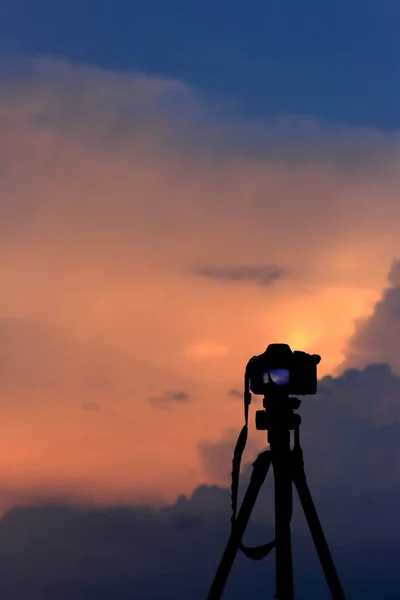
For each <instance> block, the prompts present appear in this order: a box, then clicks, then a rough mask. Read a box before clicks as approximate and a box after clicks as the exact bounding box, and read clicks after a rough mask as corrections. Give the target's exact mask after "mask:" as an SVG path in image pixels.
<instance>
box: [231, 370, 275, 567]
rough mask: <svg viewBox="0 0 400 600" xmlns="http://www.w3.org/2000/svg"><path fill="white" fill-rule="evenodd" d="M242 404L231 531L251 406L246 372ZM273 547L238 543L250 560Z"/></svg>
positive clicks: (235, 455) (234, 456) (233, 465)
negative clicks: (242, 423) (242, 416)
mask: <svg viewBox="0 0 400 600" xmlns="http://www.w3.org/2000/svg"><path fill="white" fill-rule="evenodd" d="M243 403H244V425H243V427H242V430H241V432H240V433H239V437H238V439H237V442H236V446H235V450H234V452H233V460H232V483H231V503H232V516H231V526H232V531H233V529H234V527H235V523H236V516H237V504H238V494H239V477H240V465H241V462H242V456H243V452H244V450H245V448H246V443H247V436H248V430H249V407H250V404H251V393H250V381H249V377H248V375H247V372H246V373H245V376H244V394H243ZM274 547H275V540H273V541H272V542H268V543H267V544H263V545H262V546H253V547H250V546H245V545H244V544H242V542H241V541H240V544H239V548H240V550H241V551H242V552H243V554H244V555H245V556H247V558H250V559H251V560H261V559H262V558H264V557H265V556H267V554H268V553H269V552H270V551H271V550H272V549H273V548H274Z"/></svg>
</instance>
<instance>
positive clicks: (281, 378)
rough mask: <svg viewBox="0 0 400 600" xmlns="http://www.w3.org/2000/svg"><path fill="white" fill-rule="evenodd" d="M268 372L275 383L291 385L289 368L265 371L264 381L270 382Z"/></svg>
mask: <svg viewBox="0 0 400 600" xmlns="http://www.w3.org/2000/svg"><path fill="white" fill-rule="evenodd" d="M268 374H269V376H270V378H271V379H272V381H273V382H274V383H275V385H279V386H283V385H289V382H290V371H289V370H288V369H271V370H270V371H268V372H267V373H264V377H263V379H264V383H268V381H269V379H268Z"/></svg>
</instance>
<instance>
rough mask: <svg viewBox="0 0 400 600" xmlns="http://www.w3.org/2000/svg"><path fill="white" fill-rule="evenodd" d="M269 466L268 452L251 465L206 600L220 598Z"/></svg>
mask: <svg viewBox="0 0 400 600" xmlns="http://www.w3.org/2000/svg"><path fill="white" fill-rule="evenodd" d="M270 464H271V453H270V452H269V451H265V452H262V453H261V454H260V455H259V456H258V457H257V458H256V460H255V461H254V463H253V473H252V474H251V477H250V482H249V485H248V488H247V490H246V493H245V496H244V498H243V502H242V505H241V507H240V510H239V512H238V516H237V519H236V521H235V523H234V524H233V526H232V532H231V535H230V537H229V540H228V543H227V545H226V548H225V552H224V554H223V556H222V559H221V562H220V564H219V567H218V569H217V572H216V574H215V577H214V581H213V583H212V585H211V588H210V591H209V593H208V596H207V600H220V598H221V595H222V593H223V591H224V588H225V584H226V582H227V579H228V577H229V573H230V570H231V568H232V565H233V563H234V560H235V558H236V554H237V552H238V550H239V547H240V544H241V541H242V537H243V535H244V532H245V530H246V527H247V524H248V522H249V520H250V516H251V512H252V510H253V508H254V505H255V503H256V500H257V496H258V493H259V491H260V488H261V486H262V484H263V483H264V480H265V478H266V476H267V473H268V469H269V466H270Z"/></svg>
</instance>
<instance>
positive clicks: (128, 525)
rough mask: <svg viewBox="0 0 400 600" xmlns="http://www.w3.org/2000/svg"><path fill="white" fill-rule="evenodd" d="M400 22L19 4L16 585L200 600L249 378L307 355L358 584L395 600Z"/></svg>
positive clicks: (3, 328) (8, 99)
mask: <svg viewBox="0 0 400 600" xmlns="http://www.w3.org/2000/svg"><path fill="white" fill-rule="evenodd" d="M399 13H400V9H399V7H398V6H397V5H396V4H395V3H394V2H389V0H385V1H384V0H382V1H381V2H379V3H378V2H372V1H369V2H364V3H363V5H362V7H360V4H359V3H356V2H354V1H347V2H346V3H345V2H342V0H340V1H339V2H335V3H324V5H323V6H322V5H321V4H320V3H316V2H314V1H311V0H307V1H306V2H303V3H302V4H301V8H300V5H299V4H298V3H296V2H294V0H291V1H286V2H283V1H281V2H277V1H271V2H268V3H265V2H256V1H255V0H252V1H250V2H247V3H246V5H244V3H241V2H239V1H238V0H237V1H234V2H230V3H227V2H224V1H222V0H221V1H218V2H214V3H211V2H208V1H204V2H202V3H194V2H193V3H192V4H190V5H189V4H188V3H187V2H182V1H178V0H170V1H169V2H168V3H167V2H161V0H159V1H155V0H147V2H144V1H143V2H142V1H131V2H127V1H122V0H121V1H115V2H113V3H111V2H109V1H107V0H104V1H103V2H93V1H89V0H80V2H79V3H78V2H75V1H74V0H70V1H69V2H68V3H67V2H65V0H60V1H59V2H57V3H54V2H49V1H47V0H46V1H45V0H37V1H36V2H34V3H32V2H28V1H27V0H14V1H13V2H11V0H10V1H8V0H3V1H0V124H1V126H0V132H1V134H0V188H1V195H0V214H1V219H0V251H1V256H2V260H1V261H0V284H1V296H0V375H1V377H0V386H1V403H0V410H1V422H2V435H1V437H0V511H1V514H2V515H3V518H2V520H1V521H0V532H1V531H2V532H3V538H2V539H0V554H1V556H2V560H3V566H2V567H1V572H2V575H1V581H0V586H3V595H4V594H5V593H6V592H4V590H13V592H12V593H13V598H15V599H16V600H19V599H20V598H26V593H27V591H26V590H27V589H30V590H31V593H33V594H37V597H38V598H45V600H46V599H47V598H48V599H51V598H53V597H54V598H59V599H62V598H66V599H67V598H68V599H69V598H91V597H96V598H101V597H102V596H101V594H103V595H104V597H105V598H106V597H107V598H108V597H111V596H112V597H117V596H118V597H120V598H125V597H131V596H129V594H131V595H132V590H133V589H135V590H136V592H135V597H137V598H139V600H140V599H141V598H143V599H144V598H149V599H151V600H157V599H158V598H165V597H166V596H165V591H164V592H163V589H164V584H160V581H164V578H167V579H168V581H169V589H170V590H171V594H172V595H171V598H175V599H176V600H179V598H180V597H182V598H183V597H186V596H187V593H188V589H190V585H191V582H193V581H194V580H196V582H197V584H196V585H197V588H198V593H199V596H198V597H199V598H204V597H205V595H206V591H207V585H208V583H209V582H210V581H211V577H212V574H213V570H214V568H215V566H216V564H217V560H218V552H220V551H222V549H223V540H224V539H225V537H226V535H227V532H228V527H229V510H230V500H229V492H228V487H229V473H230V469H231V455H232V452H233V448H234V444H235V441H236V436H237V434H238V432H239V430H240V427H241V426H242V406H241V400H240V395H241V392H242V378H243V371H244V368H245V365H246V363H247V361H248V359H249V358H250V357H251V356H253V355H254V354H259V353H261V352H263V350H264V349H265V347H266V346H267V345H268V344H269V343H272V342H286V343H289V344H290V345H291V346H292V348H293V349H299V350H304V351H307V352H311V353H318V354H321V356H322V361H321V364H320V366H319V376H320V385H319V393H318V394H317V396H316V397H315V398H305V399H304V401H303V404H302V408H301V413H302V416H303V426H302V428H303V430H304V431H303V438H304V448H305V453H306V456H307V458H306V461H307V463H306V464H307V469H309V479H310V485H312V490H315V496H316V499H317V500H318V508H319V509H320V510H321V515H323V523H324V524H325V523H326V527H327V530H328V531H329V533H330V535H331V538H332V540H333V542H332V543H334V544H335V547H336V549H337V556H338V560H339V561H340V563H341V566H342V571H343V573H344V578H345V580H346V582H347V585H348V589H349V596H348V597H349V598H350V599H351V598H353V600H356V598H365V597H366V595H365V594H366V590H369V591H371V590H373V589H375V588H374V586H375V587H376V589H380V590H381V591H380V594H382V593H383V592H382V589H381V588H382V581H386V582H387V590H386V591H385V593H386V594H388V595H387V599H388V600H389V599H391V598H397V597H398V592H397V588H396V583H395V582H396V580H397V585H398V577H397V573H396V569H395V567H394V564H393V559H390V556H392V553H393V548H395V549H397V552H398V550H399V541H398V540H399V537H398V536H399V533H400V532H399V530H398V528H397V526H395V525H394V523H395V522H396V517H395V515H396V512H395V511H396V508H395V507H397V505H398V502H397V500H398V499H399V496H400V480H399V478H398V475H397V473H398V472H400V471H399V469H398V468H397V469H396V467H398V465H399V461H400V455H399V449H398V442H397V440H398V433H399V427H400V360H399V358H398V352H397V340H398V339H399V333H400V316H399V315H400V262H399V259H400V256H399V244H398V239H399V229H400V203H399V202H398V190H399V187H400V185H399V184H400V175H399V173H400V170H399V166H400V135H399V127H400V119H399V116H400V112H399V109H398V106H399V91H400V89H399V76H398V62H399V50H400V48H399V45H400V42H399V39H398V35H397V32H396V30H395V29H396V25H395V24H396V23H397V18H398V17H399V16H400V14H399ZM253 404H254V409H255V408H259V407H260V404H261V401H260V398H254V402H253ZM253 412H254V410H253ZM253 412H252V415H251V420H250V423H251V433H250V439H249V443H248V450H247V453H246V457H245V463H246V464H245V467H244V481H246V477H248V474H249V468H250V466H249V465H250V463H251V461H252V460H253V458H254V456H255V455H256V453H257V452H258V451H260V450H261V449H262V448H263V447H265V436H264V437H263V434H262V433H260V432H256V431H254V426H253V421H254V415H253ZM355 473H357V475H356V474H355ZM372 474H373V475H372ZM372 476H374V477H375V479H374V484H373V485H372V483H371V478H372ZM267 491H268V493H269V494H270V493H272V492H271V489H270V487H269V488H268V490H267ZM267 496H268V494H267V493H266V496H265V498H266V500H265V505H267V504H268V497H267ZM270 501H271V497H270V496H269V502H270ZM160 507H161V512H160ZM383 507H385V508H384V510H383ZM257 518H258V519H259V523H260V528H261V526H262V527H265V528H266V529H265V531H266V532H267V533H268V531H269V529H271V526H272V520H271V519H272V516H271V512H268V510H267V509H265V510H264V509H260V513H259V515H258V517H257ZM224 522H225V526H224V525H223V523H224ZM216 523H218V525H216ZM257 523H258V521H257ZM224 527H225V528H224ZM268 528H269V529H268ZM294 528H295V536H297V537H296V540H297V541H296V542H295V544H298V546H296V548H297V547H298V548H301V547H302V546H301V545H302V544H303V543H306V542H303V537H302V536H304V535H306V533H307V532H306V531H305V530H304V525H302V524H301V522H299V523H298V522H297V521H295V522H294ZM254 530H255V533H257V531H256V527H254ZM52 531H53V532H54V531H57V532H58V534H57V540H54V539H53V538H52V535H54V534H52ZM124 531H125V533H124ZM157 531H159V532H160V535H159V536H157ZM126 532H130V535H128V534H127V533H126ZM143 536H146V539H147V540H148V542H146V544H145V548H142V547H141V544H140V543H139V541H140V542H141V541H142V540H143ZM199 536H200V537H199ZM224 536H225V537H224ZM200 538H201V539H200ZM98 540H101V544H100V545H99V543H98ZM178 542H179V544H181V546H180V550H177V551H176V555H170V556H167V555H168V548H171V547H174V548H175V547H176V546H177V545H178ZM54 544H56V546H54ZM371 544H376V547H377V548H378V550H377V553H378V554H379V556H380V557H382V558H381V562H379V561H378V562H377V563H376V564H375V568H374V569H373V568H372V566H373V565H372V566H371V568H370V573H369V578H370V579H369V580H368V581H364V582H362V580H361V573H362V572H363V570H364V571H365V568H364V569H363V567H362V560H364V558H365V560H371V557H370V556H369V555H370V545H371ZM147 546H148V547H147ZM208 546H210V547H212V548H213V550H212V553H213V554H212V553H210V555H209V556H208V555H207V552H205V550H204V549H205V548H206V547H208ZM36 547H40V548H41V552H40V556H38V557H37V558H36V559H35V560H34V561H32V566H31V569H32V572H30V573H29V574H25V575H24V572H23V571H22V568H23V567H22V565H24V564H26V560H27V557H30V558H32V556H33V553H34V552H35V550H34V549H35V548H36ZM152 547H155V548H157V550H156V551H155V552H156V554H157V553H159V556H160V558H159V560H158V562H157V561H155V563H157V564H158V566H156V564H155V563H154V564H153V567H154V570H153V571H151V570H150V569H149V568H148V567H149V562H150V559H149V556H151V555H152V554H151V552H152V551H151V548H152ZM349 549H352V550H351V551H350V550H349ZM211 554H212V556H211ZM205 555H207V557H205ZM56 556H57V557H59V558H56ZM157 556H158V554H157ZM307 556H308V555H307ZM356 556H360V557H364V558H363V559H361V558H359V559H356V558H355V557H356ZM368 556H369V558H368ZM52 557H54V560H53V558H52ZM189 557H191V558H189ZM310 557H311V558H310V561H311V562H310V564H308V562H307V560H308V559H307V560H305V563H304V566H302V567H301V568H299V578H300V581H299V585H300V584H301V585H300V588H301V589H300V592H299V593H300V594H301V593H303V594H304V597H309V594H310V593H311V592H310V590H311V589H314V588H311V587H310V586H314V585H317V586H318V585H319V583H318V582H316V583H315V582H314V571H315V568H314V567H313V566H312V564H313V563H312V549H310ZM383 557H389V558H385V559H383ZM211 559H212V560H211ZM85 560H89V562H90V568H88V569H86V570H85V569H82V563H84V562H85ZM164 560H165V564H164V566H162V562H163V561H164ZM49 561H50V562H49ZM52 561H53V562H52ZM357 561H359V562H357ZM391 561H392V562H391ZM0 562H1V561H0ZM103 562H104V564H103ZM197 562H198V564H197ZM195 563H196V564H195ZM10 565H12V567H10ZM105 565H106V566H105ZM310 565H311V566H310ZM252 568H253V566H252V565H246V566H244V565H243V575H240V574H239V573H237V574H236V575H235V577H236V578H237V580H236V584H235V585H233V586H232V587H231V591H230V596H229V594H228V591H227V599H228V600H229V597H230V598H232V600H236V598H238V597H241V596H239V595H238V594H239V592H240V590H242V592H240V593H242V594H243V593H244V590H245V589H248V588H246V586H249V585H250V586H255V587H254V593H256V591H258V590H261V589H264V586H265V585H266V583H265V581H264V579H263V578H262V577H261V578H260V577H259V576H257V577H259V578H258V579H257V577H255V578H253V575H252V573H253V572H252V571H251V569H252ZM246 569H247V570H246ZM271 573H272V572H271ZM32 578H33V580H34V581H35V582H36V583H35V587H34V588H33V589H31V583H29V582H30V581H31V579H32ZM271 578H272V579H273V575H272V574H271ZM357 578H358V579H357ZM272 579H271V581H272ZM27 586H28V587H27ZM185 586H189V587H185ZM363 586H364V587H363ZM315 589H317V588H315ZM271 590H272V591H271V596H272V595H273V586H272V587H271ZM7 593H9V592H7ZM315 593H318V594H319V593H320V592H315ZM350 593H352V594H353V595H350ZM357 594H358V595H357ZM390 594H392V595H390ZM35 597H36V596H35ZM318 597H321V598H322V597H323V596H322V595H321V596H318ZM370 597H371V598H372V597H374V596H372V595H371V596H370ZM379 597H380V598H383V596H382V595H380V596H379ZM299 598H301V596H300V595H299ZM385 598H386V597H385Z"/></svg>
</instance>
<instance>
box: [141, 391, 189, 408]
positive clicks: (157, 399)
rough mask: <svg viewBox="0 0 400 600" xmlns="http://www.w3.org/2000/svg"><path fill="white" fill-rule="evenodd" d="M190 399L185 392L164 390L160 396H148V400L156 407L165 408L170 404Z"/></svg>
mask: <svg viewBox="0 0 400 600" xmlns="http://www.w3.org/2000/svg"><path fill="white" fill-rule="evenodd" d="M189 400H191V397H190V394H188V393H187V392H182V391H179V392H164V393H163V394H161V395H160V396H150V397H149V398H148V401H149V402H151V404H153V406H155V407H156V408H166V407H168V406H169V405H172V404H182V403H183V404H185V403H186V402H189Z"/></svg>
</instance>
